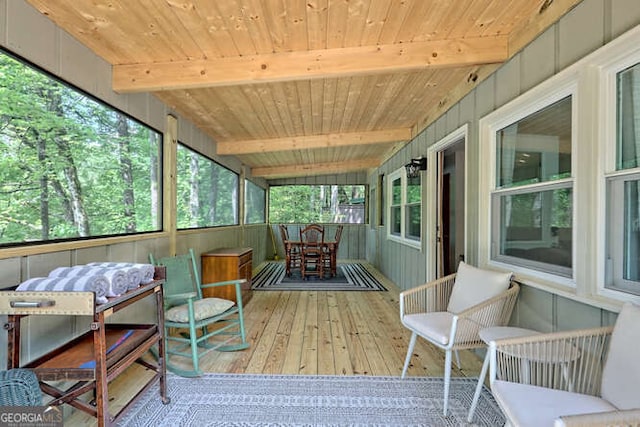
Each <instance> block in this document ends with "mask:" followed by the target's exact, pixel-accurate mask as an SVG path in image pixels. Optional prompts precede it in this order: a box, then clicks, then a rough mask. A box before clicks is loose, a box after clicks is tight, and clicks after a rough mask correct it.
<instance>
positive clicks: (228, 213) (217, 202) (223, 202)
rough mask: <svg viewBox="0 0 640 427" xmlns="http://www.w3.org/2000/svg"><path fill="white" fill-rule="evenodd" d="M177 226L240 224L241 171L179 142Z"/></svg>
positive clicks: (199, 226) (200, 226)
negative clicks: (239, 183)
mask: <svg viewBox="0 0 640 427" xmlns="http://www.w3.org/2000/svg"><path fill="white" fill-rule="evenodd" d="M176 166H177V189H176V195H177V196H176V197H177V209H178V211H177V227H178V229H185V228H202V227H215V226H222V225H235V224H238V174H236V173H235V172H232V171H230V170H229V169H227V168H225V167H223V166H220V165H219V164H217V163H216V162H214V161H213V160H211V159H209V158H208V157H205V156H203V155H202V154H200V153H197V152H195V151H193V150H191V149H189V148H187V147H185V146H184V145H182V144H178V153H177V165H176Z"/></svg>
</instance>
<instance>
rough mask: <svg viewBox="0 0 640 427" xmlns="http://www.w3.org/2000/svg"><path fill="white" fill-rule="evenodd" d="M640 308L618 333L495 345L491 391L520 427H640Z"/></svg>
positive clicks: (628, 311)
mask: <svg viewBox="0 0 640 427" xmlns="http://www.w3.org/2000/svg"><path fill="white" fill-rule="evenodd" d="M638 325H640V307H638V306H635V305H632V304H630V303H628V304H626V305H625V306H624V307H623V309H622V311H621V312H620V315H619V316H618V320H617V321H616V325H615V327H603V328H593V329H581V330H574V331H565V332H556V333H550V334H540V335H532V336H529V337H523V338H513V339H505V340H497V341H494V342H491V343H490V346H489V347H490V352H491V356H490V357H491V364H490V366H491V368H490V378H491V390H492V392H493V395H494V397H495V398H496V401H497V402H498V404H499V405H500V407H501V408H502V411H503V412H504V415H505V417H506V418H507V420H508V422H509V424H510V425H513V426H536V427H544V426H577V425H580V426H614V425H615V426H640V387H639V386H638V385H639V384H640V363H638V360H637V353H636V352H635V350H634V349H635V347H636V346H637V345H638V342H640V327H639V326H638Z"/></svg>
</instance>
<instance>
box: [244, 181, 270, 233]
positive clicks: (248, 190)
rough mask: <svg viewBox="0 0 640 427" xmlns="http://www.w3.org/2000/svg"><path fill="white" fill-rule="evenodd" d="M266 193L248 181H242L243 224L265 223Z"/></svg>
mask: <svg viewBox="0 0 640 427" xmlns="http://www.w3.org/2000/svg"><path fill="white" fill-rule="evenodd" d="M265 207H266V191H265V190H264V188H262V187H259V186H257V185H256V184H254V183H253V182H251V181H249V180H248V179H245V180H244V223H245V224H262V223H264V222H265Z"/></svg>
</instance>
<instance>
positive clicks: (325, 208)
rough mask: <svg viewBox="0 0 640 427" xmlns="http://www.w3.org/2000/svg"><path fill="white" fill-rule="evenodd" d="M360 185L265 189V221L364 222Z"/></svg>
mask: <svg viewBox="0 0 640 427" xmlns="http://www.w3.org/2000/svg"><path fill="white" fill-rule="evenodd" d="M366 191H367V189H366V186H364V185H282V186H272V187H270V188H269V221H270V222H272V223H274V224H275V223H284V224H287V223H288V224H294V223H298V224H307V223H346V224H364V223H365V220H366V218H365V215H366V209H365V198H366V194H367V193H366Z"/></svg>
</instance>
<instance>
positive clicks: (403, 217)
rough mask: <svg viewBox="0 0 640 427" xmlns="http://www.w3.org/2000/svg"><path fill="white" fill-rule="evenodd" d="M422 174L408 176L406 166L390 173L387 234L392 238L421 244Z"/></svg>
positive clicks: (417, 244) (415, 244)
mask: <svg viewBox="0 0 640 427" xmlns="http://www.w3.org/2000/svg"><path fill="white" fill-rule="evenodd" d="M421 178H422V177H421V175H418V176H415V177H407V174H406V170H405V168H404V167H403V168H401V169H398V170H397V171H395V172H393V173H392V174H390V175H389V180H388V185H389V191H388V192H387V194H388V195H389V203H388V206H389V212H388V218H389V223H388V228H387V235H388V236H389V238H390V239H392V240H397V241H401V242H405V243H407V244H409V245H411V246H417V247H419V246H420V238H421V229H422V182H421Z"/></svg>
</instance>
